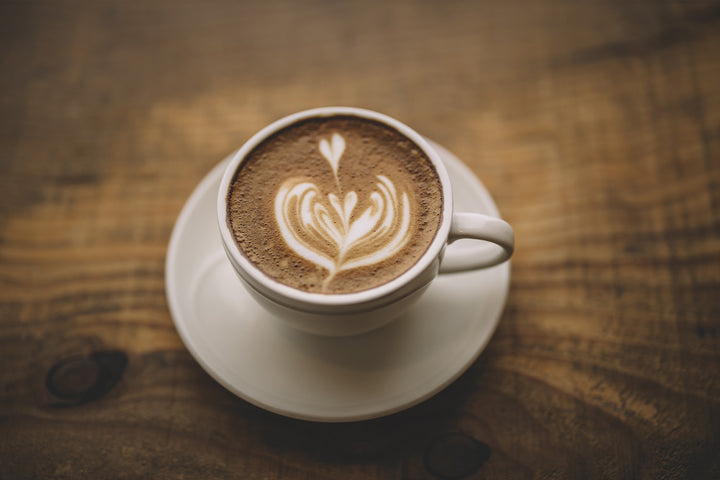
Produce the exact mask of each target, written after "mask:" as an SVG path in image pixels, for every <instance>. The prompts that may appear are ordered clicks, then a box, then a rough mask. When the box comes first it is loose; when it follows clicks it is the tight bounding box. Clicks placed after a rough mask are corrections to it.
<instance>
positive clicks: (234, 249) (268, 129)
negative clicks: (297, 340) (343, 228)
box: [217, 106, 453, 310]
mask: <svg viewBox="0 0 720 480" xmlns="http://www.w3.org/2000/svg"><path fill="white" fill-rule="evenodd" d="M344 115H347V116H355V117H359V118H365V119H369V120H374V121H377V122H379V123H382V124H385V125H387V126H390V127H391V128H394V129H396V130H398V131H399V132H400V133H402V134H403V135H405V136H407V137H408V138H409V139H410V140H412V141H413V142H414V143H415V144H416V145H417V146H418V147H420V148H421V149H422V150H423V152H424V153H425V155H427V157H428V158H429V159H430V161H431V162H432V164H433V167H434V168H435V171H436V173H437V175H438V179H439V181H440V185H441V189H442V194H443V209H442V216H441V219H440V225H439V226H438V229H437V231H436V232H435V237H434V238H433V240H432V242H431V243H430V245H429V246H428V248H427V250H426V251H425V253H424V254H423V255H422V256H421V257H420V258H419V259H418V260H417V261H416V262H415V263H414V264H413V265H412V266H411V267H410V268H409V269H407V270H406V271H404V272H403V273H401V274H400V275H398V276H397V277H395V278H393V279H392V280H390V281H389V282H386V283H383V284H382V285H378V286H375V287H372V288H369V289H367V290H361V291H358V292H352V293H315V292H306V291H303V290H300V289H297V288H294V287H291V286H289V285H286V284H284V283H281V282H279V281H277V280H275V279H273V278H271V277H270V276H268V275H267V274H266V273H264V272H263V271H262V270H261V269H260V268H259V267H257V266H256V265H255V264H254V263H252V262H251V261H250V260H249V259H248V258H247V257H246V256H245V254H244V253H243V252H242V250H241V248H240V246H239V245H238V244H237V241H236V240H235V236H234V234H233V232H232V230H231V228H230V225H229V222H228V218H227V217H228V215H227V206H226V200H227V192H228V189H229V188H230V183H231V182H232V180H233V178H234V177H235V172H237V170H238V168H240V165H241V164H242V162H243V161H244V160H245V157H246V156H247V155H248V154H249V153H250V152H252V150H253V149H254V148H255V147H256V146H258V145H259V144H260V143H261V142H262V141H264V140H265V139H267V138H268V137H269V136H271V135H272V134H274V133H275V132H277V131H279V130H281V129H283V128H285V127H288V126H290V125H292V124H294V123H297V122H299V121H301V120H306V119H308V118H312V117H334V116H344ZM452 200H453V198H452V190H451V184H450V177H449V175H448V173H447V170H446V168H445V165H444V164H443V162H442V160H441V158H440V155H439V153H438V152H436V151H435V149H433V148H432V146H431V145H430V143H429V142H428V141H427V140H426V139H425V138H424V137H423V136H422V135H420V134H419V133H417V132H416V131H415V130H413V129H412V128H410V127H409V126H407V125H405V124H404V123H402V122H400V121H398V120H395V119H394V118H392V117H390V116H388V115H385V114H382V113H379V112H375V111H373V110H367V109H363V108H357V107H343V106H331V107H320V108H312V109H309V110H303V111H300V112H297V113H293V114H291V115H287V116H285V117H283V118H280V119H278V120H276V121H274V122H272V123H271V124H269V125H267V126H265V127H264V128H262V129H261V130H260V131H259V132H257V133H256V134H255V135H253V136H252V137H250V139H249V140H247V141H246V142H245V143H244V144H243V145H242V147H240V149H239V150H238V151H237V152H235V154H234V155H233V156H232V157H231V158H230V160H229V162H228V164H227V165H226V167H225V171H224V173H223V176H222V179H221V180H220V186H219V188H218V197H217V215H218V216H217V220H218V227H219V229H220V234H221V237H222V242H223V244H224V247H225V251H226V253H227V254H228V255H230V256H231V260H232V263H233V264H234V265H233V266H234V267H235V269H236V270H238V273H239V274H240V275H241V277H243V278H244V279H245V280H246V281H250V280H252V281H254V282H256V283H257V284H259V285H260V286H262V287H263V288H264V289H265V290H267V291H270V292H274V294H275V295H277V296H278V297H279V298H282V299H284V301H283V300H280V302H281V303H287V301H290V302H291V303H294V304H301V305H303V308H305V309H307V310H312V308H313V307H317V308H326V307H333V306H348V305H362V304H366V303H369V302H376V301H378V300H381V299H382V298H383V297H386V296H388V295H391V294H392V293H395V292H397V291H399V290H401V289H403V287H405V286H407V285H408V284H410V283H411V282H412V281H413V279H415V278H417V277H418V276H420V274H421V273H423V272H424V271H425V270H426V269H427V268H428V267H430V266H431V264H432V263H433V262H434V261H435V260H436V259H437V258H438V257H439V256H440V254H441V252H442V251H443V248H444V246H445V245H446V243H447V239H448V235H449V233H450V224H451V221H452V212H453V205H452V203H453V202H452ZM240 270H242V271H240ZM243 273H244V274H245V275H247V276H249V277H250V278H247V277H246V276H245V275H243ZM278 297H276V298H273V300H275V301H278ZM270 298H271V297H270Z"/></svg>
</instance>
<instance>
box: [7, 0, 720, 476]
mask: <svg viewBox="0 0 720 480" xmlns="http://www.w3.org/2000/svg"><path fill="white" fill-rule="evenodd" d="M0 72H2V74H1V75H0V92H2V94H0V478H2V479H5V478H8V479H10V478H12V479H15V478H148V477H150V478H248V479H271V478H283V479H300V478H313V479H331V478H332V479H335V478H342V479H391V478H392V479H396V478H397V479H400V478H402V479H434V478H441V479H442V478H444V479H447V478H486V479H493V478H502V479H507V478H558V479H565V478H583V479H584V478H612V479H624V478H640V479H656V478H664V479H665V478H667V479H680V478H693V479H694V478H698V479H705V478H720V462H719V460H718V458H720V456H718V452H719V451H720V337H719V330H720V297H719V296H718V292H719V291H720V209H719V206H720V4H719V3H717V2H700V1H694V2H667V1H665V2H650V1H647V2H646V1H637V2H596V3H581V2H573V1H570V0H567V1H561V0H552V1H546V2H526V1H520V2H511V3H508V2H500V3H498V2H463V3H460V2H452V3H447V4H445V3H440V2H429V1H427V2H426V1H422V2H409V1H394V2H388V3H385V2H379V1H377V2H375V1H372V2H357V3H354V2H330V1H311V2H290V1H286V0H281V1H278V2H267V3H265V2H263V3H260V2H257V3H251V2H230V1H227V2H225V1H219V0H217V1H216V0H213V1H209V2H170V1H167V0H152V1H148V2H139V3H138V2H117V1H110V0H101V1H98V2H81V1H69V2H53V1H47V2H37V1H29V2H24V1H18V2H8V1H5V2H2V3H0ZM332 104H343V105H352V106H361V107H367V108H371V109H375V110H379V111H382V112H384V113H387V114H390V115H392V116H395V117H397V118H399V119H401V120H403V121H405V122H406V123H408V124H410V125H411V126H413V127H415V128H416V129H417V130H418V131H420V132H422V133H423V134H425V135H427V136H429V137H431V138H433V139H434V140H437V141H438V142H440V143H441V144H443V145H445V146H446V147H448V148H449V149H450V150H452V151H453V152H455V153H456V154H457V155H458V156H459V157H460V158H462V159H463V160H464V161H465V162H466V163H467V164H468V165H469V166H470V167H471V168H472V169H473V170H474V171H475V172H476V173H477V174H478V176H479V177H480V178H481V179H482V181H483V182H484V183H485V185H486V186H487V188H488V190H489V191H490V192H491V193H492V194H493V196H494V198H495V200H496V202H497V204H498V205H499V207H500V209H501V211H502V213H503V216H504V217H505V218H506V219H507V220H508V221H510V223H512V224H513V226H514V227H515V230H516V236H517V251H516V254H515V257H514V260H513V264H512V275H513V278H512V286H511V291H510V297H509V300H508V304H507V309H506V312H505V314H504V316H503V318H502V321H501V322H500V326H499V328H498V330H497V332H496V333H495V335H494V337H493V339H492V341H491V342H490V344H489V345H488V347H487V349H486V351H485V352H484V353H483V355H482V356H481V357H480V359H479V360H478V361H477V362H476V363H475V364H474V365H473V366H472V367H471V368H470V369H469V370H468V371H467V373H466V374H465V375H463V376H462V377H461V378H460V379H459V380H458V381H457V382H455V383H454V384H453V385H451V386H450V387H449V388H448V389H447V390H445V391H444V392H442V393H440V394H439V395H437V396H436V397H434V398H432V399H431V400H429V401H427V402H425V403H423V404H421V405H419V406H417V407H414V408H412V409H410V410H408V411H405V412H402V413H399V414H396V415H393V416H390V417H387V418H382V419H377V420H372V421H368V422H361V423H351V424H339V425H327V424H314V423H308V422H301V421H295V420H290V419H287V418H283V417H279V416H277V415H274V414H271V413H268V412H265V411H263V410H260V409H258V408H256V407H253V406H251V405H249V404H247V403H246V402H244V401H242V400H240V399H238V398H236V397H234V396H233V395H232V394H230V393H228V392H227V391H226V390H224V389H223V388H222V387H221V386H219V385H218V384H217V383H215V382H214V381H213V380H212V379H211V378H210V377H209V376H207V375H206V374H205V373H204V371H203V370H202V369H201V368H200V366H199V365H198V364H197V363H196V362H195V361H194V360H193V359H192V357H191V356H190V354H189V353H188V352H187V350H186V349H185V347H184V345H183V344H182V342H181V341H180V338H179V337H178V335H177V333H176V331H175V328H174V326H173V323H172V319H171V317H170V314H169V312H168V310H167V305H166V301H165V294H164V257H165V250H166V246H167V242H168V240H169V235H170V232H171V229H172V227H173V224H174V221H175V219H176V216H177V214H178V213H179V211H180V209H181V207H182V205H183V203H184V201H185V200H186V198H187V196H188V195H189V194H190V192H191V191H192V189H193V188H194V186H195V185H196V184H197V182H198V181H199V180H200V179H201V178H202V177H203V175H204V174H205V173H206V172H207V171H209V170H210V168H212V167H213V166H214V165H215V164H216V163H217V162H218V161H219V160H220V159H221V158H223V157H224V156H225V155H226V154H227V153H229V152H230V151H232V150H233V149H235V148H237V147H238V146H239V145H241V144H242V143H243V141H244V140H246V139H247V138H248V137H249V136H250V135H251V134H253V133H254V132H255V131H257V130H258V129H260V128H261V127H262V126H264V125H265V124H267V123H269V122H270V121H272V120H275V119H277V118H279V117H281V116H283V115H286V114H289V113H292V112H294V111H298V110H301V109H304V108H308V107H314V106H321V105H332Z"/></svg>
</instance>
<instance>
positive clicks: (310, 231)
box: [275, 133, 410, 286]
mask: <svg viewBox="0 0 720 480" xmlns="http://www.w3.org/2000/svg"><path fill="white" fill-rule="evenodd" d="M344 149H345V140H344V139H343V137H342V136H341V135H339V134H337V133H335V134H333V136H332V140H331V142H328V141H327V140H325V139H323V140H321V141H320V152H321V153H322V155H323V156H324V157H325V159H326V160H327V161H328V163H329V165H330V167H331V168H332V170H333V173H334V175H335V179H336V181H337V182H338V186H339V183H340V181H339V178H338V175H337V170H338V166H339V162H340V160H341V157H342V154H343V151H344ZM377 179H378V182H377V185H376V187H377V188H376V190H375V191H373V192H372V193H371V194H370V206H369V207H367V209H365V211H364V212H362V213H360V214H357V215H354V210H355V206H356V205H357V202H358V195H357V193H356V192H355V191H352V190H351V191H349V192H348V193H347V194H345V196H344V198H342V199H341V198H340V197H339V196H338V194H336V193H328V194H327V195H324V194H323V193H322V192H321V191H320V188H318V187H317V186H316V185H315V184H314V183H312V182H307V181H305V180H304V179H303V178H301V177H293V178H289V179H287V180H286V181H285V182H284V183H283V184H282V186H281V187H280V190H279V191H278V193H277V195H276V196H275V219H276V220H277V223H278V228H279V229H280V232H281V234H282V237H283V239H284V240H285V242H286V243H287V245H288V246H289V247H290V248H292V249H293V250H294V251H295V252H296V253H297V254H298V255H300V256H301V257H303V258H305V259H306V260H309V261H311V262H313V263H315V264H316V265H318V266H320V267H323V268H324V269H326V270H327V271H328V276H327V278H326V279H325V280H324V282H323V285H324V286H326V285H327V284H328V283H329V282H330V281H331V280H332V279H333V278H334V277H335V275H336V274H337V273H339V272H341V271H343V270H351V269H353V268H358V267H363V266H368V265H372V264H375V263H379V262H382V261H384V260H387V259H389V258H390V257H392V256H393V255H395V254H397V253H398V252H399V251H400V249H401V248H402V247H403V246H405V244H406V243H407V242H408V240H409V233H410V230H409V228H408V227H409V225H410V204H409V200H408V196H407V193H405V192H398V191H397V189H396V188H395V185H394V184H393V182H392V181H391V180H390V179H389V178H387V177H386V176H384V175H377Z"/></svg>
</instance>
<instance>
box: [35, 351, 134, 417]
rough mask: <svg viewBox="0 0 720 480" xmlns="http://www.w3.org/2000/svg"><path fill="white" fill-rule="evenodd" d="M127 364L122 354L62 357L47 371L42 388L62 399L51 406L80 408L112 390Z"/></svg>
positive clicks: (104, 353) (113, 352) (103, 353)
mask: <svg viewBox="0 0 720 480" xmlns="http://www.w3.org/2000/svg"><path fill="white" fill-rule="evenodd" d="M126 365H127V355H126V354H125V352H121V351H105V352H94V353H91V354H90V355H87V356H75V357H69V358H65V359H63V360H60V361H59V362H58V363H56V364H55V365H54V366H53V367H52V368H51V369H50V371H48V374H47V377H46V379H45V386H46V387H47V389H48V391H49V392H50V393H52V394H53V395H54V396H56V397H58V398H61V399H62V400H64V402H63V403H58V404H55V405H54V406H59V407H62V406H71V405H81V404H83V403H88V402H92V401H93V400H97V399H98V398H100V397H102V396H103V395H105V394H106V393H108V392H109V391H110V390H112V389H113V387H114V386H115V385H116V384H117V382H118V381H119V380H120V378H121V377H122V374H123V372H124V371H125V366H126Z"/></svg>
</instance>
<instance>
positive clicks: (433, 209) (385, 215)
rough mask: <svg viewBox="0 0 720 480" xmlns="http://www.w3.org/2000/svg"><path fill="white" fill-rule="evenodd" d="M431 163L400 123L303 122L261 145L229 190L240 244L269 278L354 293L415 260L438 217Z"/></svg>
mask: <svg viewBox="0 0 720 480" xmlns="http://www.w3.org/2000/svg"><path fill="white" fill-rule="evenodd" d="M442 205H443V198H442V188H441V185H440V181H439V179H438V175H437V173H436V171H435V168H434V167H433V164H432V162H431V161H430V159H429V158H428V157H427V156H426V154H425V153H424V152H423V150H422V149H421V148H420V147H418V146H417V145H416V144H415V143H414V142H413V141H411V140H410V139H409V138H408V137H406V136H405V135H403V134H402V133H400V132H398V131H397V130H395V129H394V128H392V127H389V126H387V125H385V124H382V123H379V122H375V121H373V120H369V119H364V118H360V117H354V116H345V115H340V116H331V117H317V118H311V119H306V120H302V121H299V122H297V123H295V124H292V125H290V126H288V127H285V128H284V129H282V130H280V131H278V132H276V133H274V134H273V135H271V136H270V137H268V138H267V139H265V140H264V141H262V142H261V143H260V144H259V145H257V146H256V147H255V148H254V149H253V150H252V151H251V152H250V153H249V154H248V155H247V157H246V158H245V159H244V161H243V162H242V163H241V164H240V166H239V168H238V170H237V171H236V172H235V175H234V178H233V180H232V182H231V184H230V188H229V191H228V196H227V209H228V212H227V213H228V215H227V218H228V223H229V226H230V229H231V230H232V232H233V234H234V237H235V240H236V242H237V244H238V246H239V247H240V250H241V251H242V253H243V254H244V255H245V256H246V257H247V258H248V259H249V260H250V261H251V262H252V263H253V264H255V265H256V266H257V267H258V268H259V269H260V270H261V271H262V272H264V273H265V274H266V275H268V276H269V277H271V278H273V279H275V280H277V281H279V282H281V283H283V284H285V285H289V286H291V287H294V288H297V289H300V290H303V291H307V292H317V293H328V294H337V293H353V292H358V291H362V290H367V289H369V288H372V287H376V286H378V285H382V284H384V283H386V282H389V281H390V280H392V279H394V278H395V277H397V276H399V275H401V274H402V273H403V272H405V271H407V270H408V269H409V268H410V267H412V265H413V264H415V262H417V260H418V259H419V258H420V257H422V255H423V253H424V252H425V251H426V250H427V248H428V247H429V245H430V243H431V242H432V240H433V238H434V237H435V233H436V231H437V229H438V227H439V225H440V221H441V216H442Z"/></svg>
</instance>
